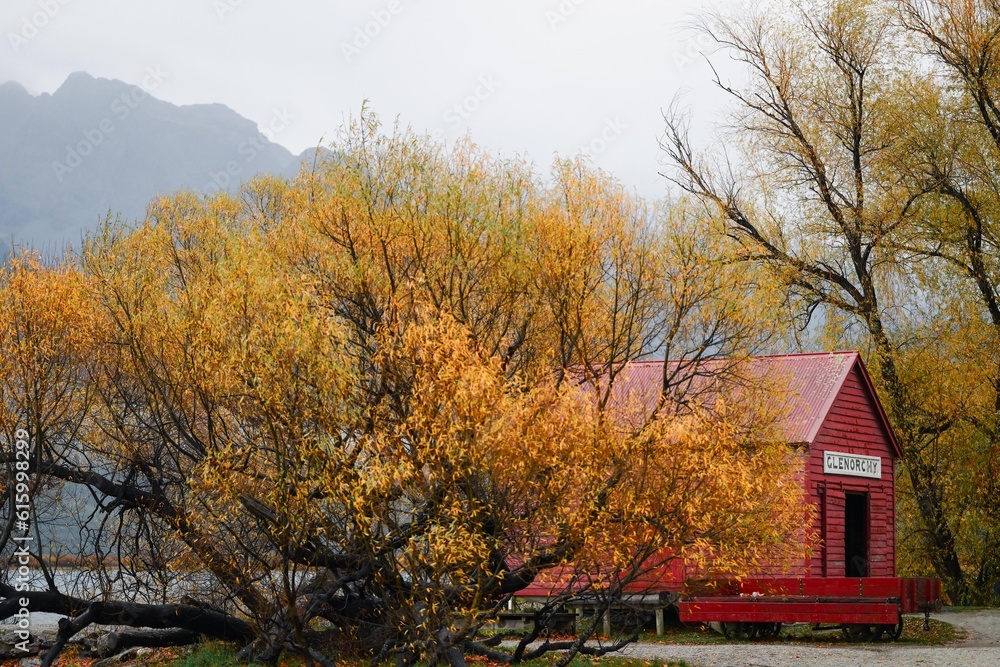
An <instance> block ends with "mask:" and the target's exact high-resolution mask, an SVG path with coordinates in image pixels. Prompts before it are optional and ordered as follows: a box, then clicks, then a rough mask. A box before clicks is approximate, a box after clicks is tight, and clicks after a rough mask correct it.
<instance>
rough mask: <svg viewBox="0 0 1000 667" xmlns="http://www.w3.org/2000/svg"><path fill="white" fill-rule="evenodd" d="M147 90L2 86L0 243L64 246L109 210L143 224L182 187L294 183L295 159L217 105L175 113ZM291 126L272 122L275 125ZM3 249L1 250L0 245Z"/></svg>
mask: <svg viewBox="0 0 1000 667" xmlns="http://www.w3.org/2000/svg"><path fill="white" fill-rule="evenodd" d="M155 84H156V73H155V72H153V71H150V72H149V73H148V77H147V80H145V81H144V82H143V87H139V86H133V85H129V84H127V83H123V82H121V81H116V80H110V79H98V78H94V77H92V76H90V75H89V74H84V73H76V74H72V75H70V76H69V78H67V79H66V81H65V83H63V85H62V86H61V87H60V88H59V89H58V90H57V91H56V92H54V93H52V94H48V93H44V94H42V95H39V96H37V97H36V96H33V95H31V94H29V93H28V92H27V91H26V90H25V89H24V88H23V87H22V86H21V85H19V84H17V83H5V84H2V85H0V239H2V245H3V246H6V245H7V244H9V242H10V241H11V239H12V238H13V240H14V242H16V243H18V244H21V243H31V244H33V245H35V246H49V247H50V249H58V248H60V247H61V246H62V245H63V244H64V243H66V242H69V243H72V244H73V245H79V241H80V239H81V237H82V234H83V233H84V232H85V231H86V230H88V229H93V228H94V227H95V226H96V225H97V224H98V223H99V222H100V221H101V220H103V219H104V218H105V217H106V216H107V215H108V214H109V213H111V214H112V215H119V214H120V215H121V216H122V217H124V218H126V219H130V220H131V219H136V218H141V217H142V216H143V215H144V213H145V210H146V205H147V204H148V203H149V201H150V199H151V198H152V197H153V196H155V195H157V194H167V193H170V192H173V191H174V190H177V189H180V188H188V189H192V190H195V191H198V192H201V193H206V194H208V193H212V192H217V191H218V190H220V189H222V190H231V189H233V188H235V187H236V186H238V185H239V184H240V183H241V182H243V181H245V180H247V179H248V178H250V177H252V176H254V175H255V174H258V173H270V174H275V175H281V176H293V175H295V174H296V173H298V171H299V168H300V165H301V164H302V161H303V160H306V159H308V160H311V159H312V157H313V154H314V152H315V151H307V152H306V153H303V155H301V156H295V155H293V154H292V153H291V152H289V151H288V150H287V149H285V148H284V147H283V146H280V145H278V144H276V143H273V142H272V141H270V140H269V138H268V136H265V134H264V133H262V132H261V130H260V129H259V128H258V127H257V125H256V124H254V123H253V122H252V121H250V120H247V119H246V118H243V117H242V116H240V115H239V114H237V113H236V112H235V111H233V110H231V109H229V108H228V107H226V106H223V105H221V104H197V105H190V106H176V105H173V104H170V103H167V102H163V101H161V100H158V99H156V98H155V97H154V96H153V95H152V94H150V92H147V90H153V89H155ZM283 122H286V121H285V120H284V119H282V118H280V117H276V118H275V119H274V122H273V124H272V127H271V128H269V130H268V131H269V133H270V132H272V131H280V129H281V125H282V123H283ZM0 250H3V248H2V247H0Z"/></svg>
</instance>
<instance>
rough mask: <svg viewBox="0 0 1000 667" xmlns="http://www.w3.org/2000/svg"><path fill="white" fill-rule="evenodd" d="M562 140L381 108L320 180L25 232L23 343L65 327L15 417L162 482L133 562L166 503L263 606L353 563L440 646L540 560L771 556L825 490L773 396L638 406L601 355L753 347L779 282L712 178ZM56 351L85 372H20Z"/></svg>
mask: <svg viewBox="0 0 1000 667" xmlns="http://www.w3.org/2000/svg"><path fill="white" fill-rule="evenodd" d="M554 171H555V179H554V182H552V183H547V182H544V181H542V180H541V179H538V178H537V177H536V176H535V175H534V174H533V173H532V172H531V169H530V167H529V165H526V164H524V163H522V162H519V161H516V160H512V161H503V160H498V159H496V158H492V157H490V156H487V155H485V154H483V153H482V152H481V151H479V150H478V149H477V148H475V147H474V146H472V145H470V144H461V145H459V146H457V147H456V148H455V149H454V151H452V152H445V151H444V150H442V149H441V148H440V147H438V146H435V145H433V144H431V143H429V142H428V141H427V140H426V139H423V138H420V137H415V136H413V135H412V134H410V133H408V132H404V131H397V132H395V133H393V134H390V135H386V134H383V133H382V132H381V131H380V129H379V128H378V126H377V124H376V123H375V121H374V120H373V119H372V118H371V117H370V116H366V117H365V118H364V119H363V122H361V123H359V124H357V125H356V126H353V127H351V128H348V130H346V131H345V135H344V137H342V139H341V141H340V142H339V143H338V145H337V146H336V150H334V151H333V152H332V153H331V154H330V155H329V156H328V157H327V158H326V160H325V162H324V163H323V164H322V165H321V166H320V167H319V168H318V169H317V170H316V171H314V172H307V173H304V174H303V175H302V176H301V177H300V178H298V179H297V180H295V181H292V182H284V181H280V180H277V179H262V180H258V181H255V182H254V183H252V184H250V185H248V186H246V187H245V188H244V189H242V190H241V191H240V192H239V193H238V194H236V195H233V196H229V195H220V196H217V197H214V198H211V199H208V200H203V199H198V198H196V197H194V196H193V195H190V194H186V193H180V194H177V195H175V196H173V197H169V198H165V199H162V200H158V201H156V202H154V203H153V204H152V205H151V206H150V209H149V214H148V216H147V219H146V220H145V221H144V222H143V223H141V224H137V225H134V226H128V225H119V224H109V225H108V226H107V227H106V228H105V229H104V230H103V231H102V232H100V233H99V234H96V235H95V236H93V237H92V238H90V239H89V240H88V241H87V243H86V244H85V246H84V248H83V250H82V251H81V252H80V253H79V254H78V255H73V256H70V257H68V258H67V259H66V261H65V262H64V263H63V264H60V265H59V266H58V267H56V268H48V267H46V266H43V265H42V264H41V263H39V262H38V261H35V260H32V259H27V258H26V259H23V260H20V261H17V262H14V263H12V264H10V265H9V266H7V267H6V268H5V270H4V272H3V275H2V285H0V299H2V308H3V310H2V311H0V316H2V317H3V318H4V322H3V324H4V329H3V332H4V336H5V338H4V340H3V344H4V345H5V347H7V348H8V349H11V345H14V344H19V342H18V341H20V340H21V339H20V338H18V336H21V337H24V336H27V338H28V339H30V340H31V341H32V342H31V345H33V346H37V347H38V348H39V349H45V350H47V351H48V352H47V353H51V354H53V355H56V356H51V357H46V356H45V355H42V356H37V355H36V356H35V357H26V358H25V361H23V362H20V363H22V365H23V366H24V371H23V372H22V373H21V376H22V377H21V379H19V380H15V376H13V375H5V376H4V379H3V380H2V383H3V391H4V392H6V393H5V395H6V396H7V397H8V400H7V402H5V407H4V409H5V410H6V412H5V413H4V414H3V423H2V427H3V429H4V430H5V431H7V430H10V429H13V428H16V427H17V426H18V425H20V424H22V423H24V422H26V421H27V422H30V423H32V424H35V425H37V426H35V428H37V429H38V432H54V431H60V429H62V430H63V431H60V432H64V431H65V429H66V428H67V427H68V425H71V424H73V423H78V424H79V425H80V426H79V428H78V429H77V430H76V431H74V433H73V435H72V436H71V437H65V438H63V439H62V440H59V441H52V442H47V443H44V446H43V450H42V454H41V455H42V456H43V457H54V458H62V459H64V460H71V461H74V462H81V461H82V462H85V463H84V465H85V466H86V467H88V468H91V469H99V470H103V471H108V474H110V475H121V476H122V477H127V476H128V475H131V479H136V478H138V479H140V480H141V482H142V487H143V488H144V489H148V490H149V493H151V494H154V495H157V496H158V497H159V498H160V501H159V502H158V503H154V502H150V503H149V505H148V510H149V512H150V513H151V514H150V516H149V517H145V518H144V521H147V522H148V523H144V524H143V530H144V531H145V530H148V531H151V532H148V533H147V532H141V531H139V532H138V533H137V534H139V535H140V537H139V538H138V539H132V540H130V541H128V542H127V544H128V546H127V549H133V550H135V551H136V553H134V554H132V555H133V556H135V558H136V562H139V561H141V560H142V558H143V553H142V550H143V549H144V548H145V546H144V542H143V539H150V542H149V543H148V544H152V538H149V537H144V536H148V535H150V534H155V535H156V538H155V539H156V540H159V541H160V542H163V543H169V544H172V545H175V547H176V549H175V550H174V551H173V552H171V553H175V554H178V555H177V556H176V558H177V559H181V558H183V559H186V560H185V561H184V562H191V559H192V558H193V559H194V562H196V563H197V564H198V567H201V568H204V569H206V570H207V571H209V572H211V573H212V574H213V575H214V576H215V577H216V578H217V580H218V583H220V584H221V585H222V587H223V588H224V589H228V590H230V591H232V592H234V593H236V595H235V597H236V598H238V603H235V602H234V604H238V605H239V608H240V610H241V611H242V612H244V613H246V614H247V615H248V616H250V617H252V618H256V619H257V621H258V622H259V623H260V624H261V626H262V627H264V626H266V624H268V623H273V622H274V621H273V619H274V618H275V613H276V612H275V609H281V610H283V611H282V612H281V613H283V614H289V615H292V616H293V617H295V616H296V615H299V614H302V613H303V612H302V609H303V607H302V606H301V605H299V603H300V602H301V601H302V600H303V599H306V598H307V597H308V596H309V595H312V594H314V592H315V590H316V587H317V586H320V585H321V582H323V581H326V580H325V579H324V577H325V576H327V574H329V573H331V572H332V573H333V574H334V576H335V577H341V576H346V577H350V576H356V577H357V578H356V579H351V581H352V583H356V584H357V585H359V586H363V587H364V589H365V591H367V594H369V595H371V596H372V598H374V599H377V600H379V601H380V605H381V606H380V607H379V612H378V614H379V616H378V623H381V624H383V625H385V626H387V627H393V628H395V631H396V632H399V633H400V636H401V637H402V638H403V640H402V641H404V642H406V643H408V644H409V645H412V646H430V645H432V644H433V643H434V642H436V641H439V636H438V633H439V632H440V631H441V630H442V628H447V629H448V630H449V632H468V631H470V628H473V627H474V626H475V625H476V624H477V623H479V622H480V621H482V620H483V619H485V618H487V617H488V616H489V615H490V614H491V613H493V612H494V611H495V605H496V604H497V602H499V600H500V599H501V598H502V594H501V591H502V590H503V580H504V577H505V575H506V574H507V571H508V570H509V569H510V568H515V567H517V564H519V563H525V564H528V565H530V566H531V567H534V568H535V569H536V570H538V571H541V570H542V569H545V568H549V567H555V566H559V567H574V568H578V569H579V570H580V572H581V573H589V574H595V575H600V577H599V579H598V580H599V581H603V582H604V583H601V584H600V585H602V586H603V585H605V584H607V582H608V581H609V579H608V577H609V576H611V575H614V574H615V573H620V572H637V571H641V570H642V564H643V563H644V562H645V561H646V560H648V559H649V558H651V557H652V556H653V555H654V554H657V553H662V552H663V551H664V550H668V551H669V552H670V553H672V554H675V555H676V556H678V557H688V558H691V559H694V560H698V561H702V562H705V563H708V562H709V560H711V564H712V565H713V566H716V567H720V568H723V569H726V570H728V571H739V570H743V569H747V568H748V567H751V566H753V565H754V563H755V562H756V560H757V559H758V558H761V557H763V556H764V555H765V554H767V553H769V551H770V550H772V549H775V548H780V547H781V545H783V544H785V543H786V542H787V537H788V535H790V534H791V533H792V532H794V530H795V528H796V526H800V525H801V519H802V516H803V512H804V511H805V510H804V508H803V506H802V505H801V503H800V500H799V493H800V491H799V488H798V486H797V484H796V483H795V481H794V478H793V477H792V475H790V474H784V473H785V472H787V471H789V470H792V469H794V465H795V461H794V457H792V456H790V455H789V452H788V450H787V449H786V448H785V447H784V446H783V445H781V444H780V443H776V442H775V441H774V438H773V437H771V435H770V432H769V425H770V423H771V421H772V416H769V415H767V414H766V413H765V412H764V411H761V410H760V409H759V408H758V406H757V403H756V401H749V400H744V401H735V399H734V401H733V402H732V403H731V404H726V403H725V402H724V401H716V402H715V404H714V405H713V406H712V407H711V408H708V407H706V406H699V405H697V403H696V402H695V403H691V402H686V403H685V404H684V405H683V406H682V405H680V404H678V405H672V404H670V402H669V401H666V404H667V407H665V408H664V409H662V410H661V411H660V412H659V414H658V416H657V417H656V418H651V417H649V416H648V415H646V416H645V417H644V419H642V420H640V421H639V422H636V421H634V420H623V419H621V418H619V416H616V410H619V409H622V406H617V405H615V404H614V403H613V402H611V401H609V400H608V396H609V395H610V394H604V395H603V396H602V395H601V394H600V393H599V392H594V391H592V390H590V389H588V388H587V387H586V386H580V384H579V380H580V378H581V375H582V376H584V377H585V378H587V379H590V380H591V381H593V380H596V379H599V378H604V380H603V381H607V380H608V379H609V378H611V377H613V376H614V374H615V373H616V372H617V371H618V370H620V367H621V365H622V364H623V363H625V362H628V361H630V360H634V359H638V358H642V357H646V356H649V355H654V354H663V353H664V352H665V351H666V350H670V351H671V353H672V354H680V355H685V354H686V355H689V356H690V355H692V354H695V353H698V352H704V351H705V350H714V351H715V352H717V353H722V354H727V355H730V356H734V357H737V358H738V357H739V356H741V355H746V354H748V353H749V352H750V351H751V350H752V348H753V345H755V344H757V343H758V342H759V340H760V338H761V336H766V333H767V330H768V327H767V326H766V325H765V324H763V322H764V321H765V320H764V318H763V317H761V318H759V319H755V318H757V316H758V315H759V314H760V312H759V310H758V309H760V308H764V306H765V305H766V304H767V303H768V301H767V298H768V297H767V295H766V294H764V293H763V292H762V288H761V286H760V284H759V283H758V282H756V281H755V280H754V279H753V277H752V276H749V275H747V274H745V273H743V272H742V270H741V269H740V267H739V266H737V265H736V264H734V263H733V262H730V261H727V259H726V258H725V257H723V256H721V255H720V254H719V253H720V252H721V251H720V250H719V249H718V248H717V247H716V246H713V245H712V244H708V243H702V242H699V241H698V240H697V239H698V236H697V233H698V232H697V230H698V228H699V227H698V225H699V224H700V223H701V222H703V221H699V220H697V219H696V217H695V216H694V214H693V213H692V210H691V209H690V208H687V207H685V206H684V205H683V203H678V204H677V205H675V206H674V205H672V206H669V207H667V208H664V209H656V208H653V207H649V206H647V205H645V204H644V203H643V202H641V201H639V200H637V199H636V198H635V197H634V196H632V195H630V194H629V193H627V192H626V191H625V190H624V189H623V188H622V187H621V186H619V185H618V184H616V183H614V182H613V181H612V180H611V179H609V178H608V177H607V176H606V175H604V174H602V173H600V172H597V171H595V170H592V169H591V168H589V167H588V166H587V165H585V164H583V163H581V162H559V163H557V164H556V167H555V170H554ZM750 293H753V294H755V296H756V297H757V298H755V300H754V301H749V300H748V298H747V297H748V294H750ZM32 299H37V300H40V301H44V303H43V304H41V305H33V304H35V302H34V301H32ZM19 322H31V323H33V324H32V326H33V327H34V328H32V329H31V330H30V331H28V332H26V333H25V334H21V333H19V329H18V328H17V327H18V326H19V325H18V323H19ZM755 322H756V323H757V325H756V326H754V323H755ZM13 358H18V357H16V355H14V356H12V357H11V359H13ZM48 359H58V365H59V368H60V369H62V370H61V372H62V373H64V374H65V377H64V378H63V379H62V380H60V381H61V382H63V383H68V384H69V385H70V386H71V387H72V391H70V392H50V393H48V394H45V395H40V397H39V399H38V401H36V403H35V404H32V405H27V404H24V405H22V404H19V403H18V402H17V401H16V400H15V399H14V398H13V397H14V396H15V395H17V394H18V392H21V391H22V388H23V387H26V386H28V385H29V384H30V382H29V380H32V381H34V380H35V379H37V378H41V377H43V376H44V375H45V374H46V373H48V372H50V370H51V369H50V366H46V360H48ZM9 362H10V359H8V360H6V361H5V363H9ZM583 370H585V371H586V372H583V373H582V372H581V371H583ZM605 388H606V387H605ZM70 408H72V409H70ZM754 415H756V416H757V417H756V418H755V417H754ZM70 417H72V419H71V418H70ZM73 420H76V421H73ZM748 425H749V426H748ZM131 517H132V515H130V514H129V513H128V511H125V512H124V513H123V514H122V515H121V521H122V525H123V526H124V528H123V530H125V529H126V528H127V527H128V526H129V521H131V520H132V518H131ZM149 526H151V528H149ZM126 532H127V531H126ZM129 534H130V535H131V533H129ZM125 544H126V541H125V540H121V541H119V542H118V543H117V545H116V546H122V545H125ZM158 544H159V543H158ZM158 548H159V547H158ZM178 562H179V560H178ZM534 571H535V570H530V569H529V570H528V574H531V573H532V572H534ZM528 578H529V579H530V576H529V577H528ZM612 578H613V577H612ZM621 584H622V582H621V581H619V582H618V585H621ZM262 601H263V602H262ZM268 601H270V602H268ZM462 619H464V620H462ZM303 620H305V621H308V620H309V619H308V618H305V619H303ZM366 622H371V619H370V618H369V619H368V621H366ZM343 623H345V624H347V625H350V623H351V621H350V620H344V621H343ZM463 628H464V629H463Z"/></svg>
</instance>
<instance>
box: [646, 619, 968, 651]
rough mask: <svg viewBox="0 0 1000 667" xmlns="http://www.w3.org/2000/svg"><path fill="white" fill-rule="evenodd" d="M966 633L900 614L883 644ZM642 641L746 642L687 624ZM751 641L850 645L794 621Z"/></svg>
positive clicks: (926, 642) (837, 634)
mask: <svg viewBox="0 0 1000 667" xmlns="http://www.w3.org/2000/svg"><path fill="white" fill-rule="evenodd" d="M967 636H968V633H967V632H966V631H965V630H963V629H962V628H957V627H955V626H954V625H952V624H951V623H946V622H944V621H939V620H937V619H934V618H932V619H931V620H930V630H929V631H927V632H924V619H923V617H922V616H921V617H916V616H905V617H903V634H902V636H901V637H900V638H899V640H898V641H895V642H889V641H887V640H883V642H882V643H886V644H889V643H891V644H901V645H911V646H933V645H940V644H949V643H951V642H955V641H960V640H962V639H965V638H966V637H967ZM639 641H640V642H642V643H650V644H726V643H734V644H745V643H750V640H747V639H733V640H729V639H726V638H725V637H723V636H722V635H721V634H719V633H717V632H714V631H712V630H709V629H708V628H706V627H704V626H694V625H692V626H687V627H683V626H681V627H674V628H668V629H667V632H666V633H665V634H664V636H663V637H657V636H656V635H655V634H652V633H645V634H643V635H641V636H640V637H639ZM753 642H754V643H772V644H773V643H779V644H780V643H802V644H824V645H829V644H844V645H848V644H853V643H855V642H851V641H849V640H848V639H847V638H846V637H844V635H843V633H842V632H841V631H840V629H839V628H834V629H821V630H815V629H813V627H812V626H811V625H808V624H803V623H796V624H794V625H785V626H784V627H782V629H781V635H780V636H778V637H777V638H775V639H755V640H753Z"/></svg>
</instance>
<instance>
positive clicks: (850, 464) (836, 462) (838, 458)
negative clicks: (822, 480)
mask: <svg viewBox="0 0 1000 667" xmlns="http://www.w3.org/2000/svg"><path fill="white" fill-rule="evenodd" d="M823 473H824V474H827V475H850V476H852V477H870V478H872V479H882V457H880V456H861V455H860V454H845V453H844V452H823Z"/></svg>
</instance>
